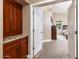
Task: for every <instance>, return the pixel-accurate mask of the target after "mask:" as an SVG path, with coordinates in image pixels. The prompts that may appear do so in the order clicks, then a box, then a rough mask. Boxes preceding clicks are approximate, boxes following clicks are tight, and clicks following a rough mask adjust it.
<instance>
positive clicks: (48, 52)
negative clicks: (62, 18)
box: [35, 35, 69, 59]
mask: <svg viewBox="0 0 79 59" xmlns="http://www.w3.org/2000/svg"><path fill="white" fill-rule="evenodd" d="M35 57H36V58H43V59H44V58H60V59H61V58H68V57H69V56H68V40H66V38H65V37H64V36H62V35H57V40H49V41H44V42H43V44H42V50H41V51H40V52H39V53H38V55H36V56H35Z"/></svg>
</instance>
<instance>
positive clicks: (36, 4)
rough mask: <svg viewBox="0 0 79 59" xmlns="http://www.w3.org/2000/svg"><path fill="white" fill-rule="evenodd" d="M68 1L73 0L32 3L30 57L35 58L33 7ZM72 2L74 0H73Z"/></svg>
mask: <svg viewBox="0 0 79 59" xmlns="http://www.w3.org/2000/svg"><path fill="white" fill-rule="evenodd" d="M66 1H71V0H55V1H53V0H51V1H42V2H38V3H34V4H31V5H30V56H29V58H30V59H32V58H33V45H34V43H33V42H34V37H33V34H34V33H33V29H34V28H33V27H34V26H33V25H34V23H33V22H34V18H33V9H34V7H41V6H47V5H51V4H57V3H61V2H66ZM72 2H74V0H72Z"/></svg>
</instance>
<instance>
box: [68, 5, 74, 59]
mask: <svg viewBox="0 0 79 59" xmlns="http://www.w3.org/2000/svg"><path fill="white" fill-rule="evenodd" d="M68 12H69V13H68V39H69V40H68V47H69V55H70V56H71V57H73V58H74V57H75V26H74V25H75V7H74V4H72V5H71V7H70V8H69V11H68Z"/></svg>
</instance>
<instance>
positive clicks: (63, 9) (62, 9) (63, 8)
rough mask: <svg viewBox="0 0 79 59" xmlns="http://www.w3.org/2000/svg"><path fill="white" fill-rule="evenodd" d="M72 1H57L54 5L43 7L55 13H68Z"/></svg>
mask: <svg viewBox="0 0 79 59" xmlns="http://www.w3.org/2000/svg"><path fill="white" fill-rule="evenodd" d="M71 3H72V1H67V2H62V3H57V4H54V5H49V6H44V7H41V8H42V9H43V10H45V11H50V12H54V13H67V11H68V8H69V6H70V5H71Z"/></svg>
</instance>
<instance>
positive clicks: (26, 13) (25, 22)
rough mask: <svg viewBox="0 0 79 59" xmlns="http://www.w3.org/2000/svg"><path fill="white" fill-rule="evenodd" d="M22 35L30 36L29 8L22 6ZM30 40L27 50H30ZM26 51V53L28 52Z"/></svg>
mask: <svg viewBox="0 0 79 59" xmlns="http://www.w3.org/2000/svg"><path fill="white" fill-rule="evenodd" d="M23 34H24V35H27V36H30V6H29V5H25V6H23ZM29 41H30V38H29V39H28V48H29V49H30V43H29ZM29 49H28V51H29Z"/></svg>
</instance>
